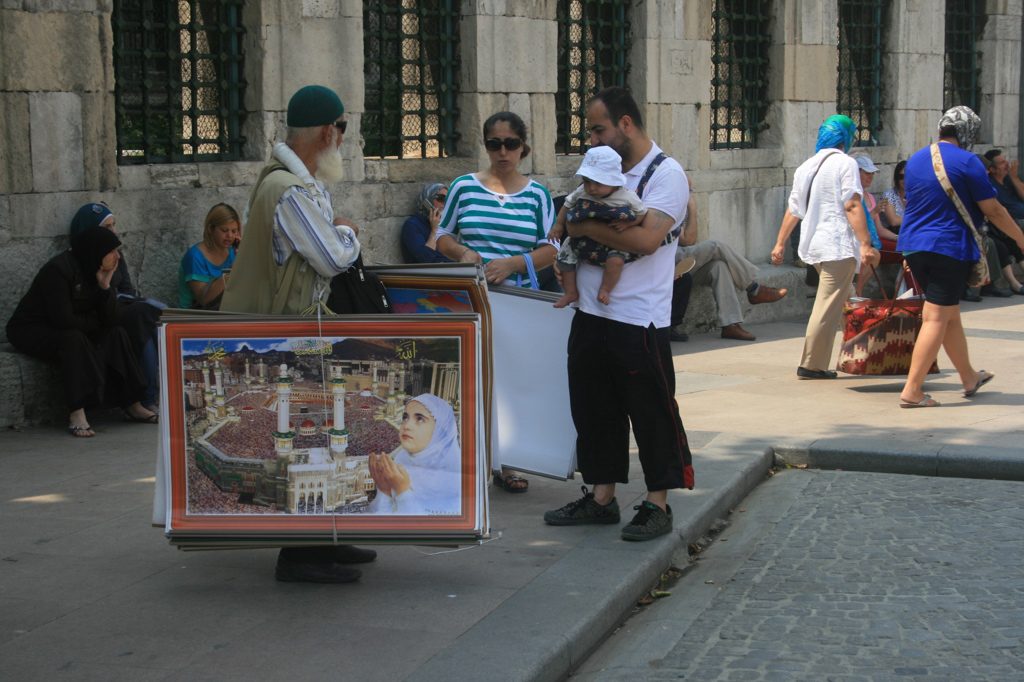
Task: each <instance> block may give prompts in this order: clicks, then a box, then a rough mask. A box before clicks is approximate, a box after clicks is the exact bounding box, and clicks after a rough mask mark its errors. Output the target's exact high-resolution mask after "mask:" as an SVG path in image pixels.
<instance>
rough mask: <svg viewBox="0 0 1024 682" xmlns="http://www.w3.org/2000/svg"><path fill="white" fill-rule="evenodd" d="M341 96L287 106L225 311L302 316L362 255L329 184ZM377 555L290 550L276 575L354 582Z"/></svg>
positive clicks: (306, 97)
mask: <svg viewBox="0 0 1024 682" xmlns="http://www.w3.org/2000/svg"><path fill="white" fill-rule="evenodd" d="M344 115H345V107H344V105H343V104H342V103H341V98H339V97H338V95H337V94H336V93H335V92H334V91H333V90H331V89H330V88H326V87H324V86H322V85H307V86H306V87H304V88H302V89H300V90H299V91H298V92H296V93H295V94H294V95H292V98H291V100H289V102H288V118H287V125H288V134H287V137H286V139H285V141H284V142H283V143H281V142H279V143H277V144H275V145H274V149H273V152H272V153H271V156H270V160H269V161H268V162H267V165H266V166H265V167H264V168H263V170H262V172H260V176H259V179H258V180H257V181H256V187H255V188H254V189H253V191H252V195H251V196H250V197H249V219H248V222H247V223H246V231H245V248H244V249H241V250H240V251H239V253H238V257H237V258H236V259H235V265H234V267H233V268H232V270H231V276H230V277H229V278H228V282H227V287H226V288H225V290H224V298H223V299H222V301H221V306H220V309H221V310H224V311H228V312H246V313H258V314H272V315H296V314H302V313H304V312H306V311H309V310H310V309H311V308H312V307H313V306H316V305H317V304H318V303H320V302H322V301H325V300H326V297H327V295H328V294H329V293H330V281H331V278H332V277H334V276H335V275H337V274H339V273H341V272H344V271H345V270H346V269H347V268H348V267H349V266H350V265H351V264H352V263H353V262H355V260H356V258H357V257H358V256H359V241H358V239H357V238H356V235H357V234H358V231H359V230H358V228H357V227H356V226H355V225H353V224H352V223H351V222H350V221H348V220H345V219H343V218H336V217H335V216H334V208H333V207H332V205H331V195H330V193H329V192H328V191H327V188H326V187H325V186H324V183H335V182H338V181H340V180H341V178H342V165H341V142H342V139H343V136H344V134H345V127H346V121H345V117H344ZM376 556H377V553H376V552H374V551H373V550H370V549H361V548H359V547H353V546H352V545H332V546H318V547H285V548H283V549H281V552H280V554H278V558H277V567H276V571H275V577H276V578H277V579H278V580H281V581H285V582H317V583H347V582H353V581H355V580H358V579H359V577H360V575H361V574H360V572H359V570H358V569H355V568H350V567H349V566H347V565H346V564H359V563H366V562H369V561H373V560H374V559H375V558H376Z"/></svg>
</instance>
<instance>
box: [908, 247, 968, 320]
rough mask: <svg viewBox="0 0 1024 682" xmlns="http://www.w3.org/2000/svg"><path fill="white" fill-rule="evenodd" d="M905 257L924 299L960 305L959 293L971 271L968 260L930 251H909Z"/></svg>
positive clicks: (934, 302)
mask: <svg viewBox="0 0 1024 682" xmlns="http://www.w3.org/2000/svg"><path fill="white" fill-rule="evenodd" d="M906 259H907V263H908V264H910V271H911V272H912V273H914V279H916V280H917V284H918V286H919V287H921V290H922V291H923V292H924V300H926V301H928V302H929V303H932V304H934V305H947V306H948V305H960V295H961V294H962V293H963V291H964V288H965V287H966V286H967V275H968V274H969V273H970V271H971V263H970V262H968V261H963V260H957V259H956V258H950V257H949V256H943V255H942V254H941V253H932V252H931V251H918V252H916V253H911V254H908V255H907V257H906Z"/></svg>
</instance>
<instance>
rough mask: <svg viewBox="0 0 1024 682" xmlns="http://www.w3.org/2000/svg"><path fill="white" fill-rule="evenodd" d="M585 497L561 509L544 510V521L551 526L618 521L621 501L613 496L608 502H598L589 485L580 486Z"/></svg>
mask: <svg viewBox="0 0 1024 682" xmlns="http://www.w3.org/2000/svg"><path fill="white" fill-rule="evenodd" d="M580 490H582V491H583V497H581V498H580V499H578V500H576V501H575V502H570V503H569V504H567V505H565V506H564V507H562V508H561V509H555V510H554V511H549V512H544V523H546V524H548V525H549V526H582V525H583V524H587V523H618V522H619V503H618V502H616V501H615V498H614V497H613V498H612V501H611V502H609V503H608V504H598V502H597V500H595V499H594V493H592V492H590V491H589V490H587V486H585V485H584V486H580Z"/></svg>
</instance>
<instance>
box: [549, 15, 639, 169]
mask: <svg viewBox="0 0 1024 682" xmlns="http://www.w3.org/2000/svg"><path fill="white" fill-rule="evenodd" d="M628 9H629V2H628V0H559V1H558V6H557V9H556V11H557V20H558V92H557V93H556V94H555V116H556V120H557V130H556V132H555V135H556V138H555V143H556V150H557V151H558V152H559V153H562V154H582V153H584V152H585V151H586V149H587V140H588V138H589V135H588V134H587V130H586V106H587V100H588V99H589V98H590V97H591V96H593V95H594V94H595V93H597V92H598V91H599V90H601V89H602V88H606V87H611V86H625V85H626V77H627V75H628V74H629V59H628V56H629V47H630V43H629V19H628Z"/></svg>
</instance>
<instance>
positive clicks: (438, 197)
mask: <svg viewBox="0 0 1024 682" xmlns="http://www.w3.org/2000/svg"><path fill="white" fill-rule="evenodd" d="M447 200H448V193H447V192H438V193H437V194H435V195H434V201H440V202H442V203H444V202H445V201H447Z"/></svg>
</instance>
